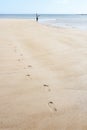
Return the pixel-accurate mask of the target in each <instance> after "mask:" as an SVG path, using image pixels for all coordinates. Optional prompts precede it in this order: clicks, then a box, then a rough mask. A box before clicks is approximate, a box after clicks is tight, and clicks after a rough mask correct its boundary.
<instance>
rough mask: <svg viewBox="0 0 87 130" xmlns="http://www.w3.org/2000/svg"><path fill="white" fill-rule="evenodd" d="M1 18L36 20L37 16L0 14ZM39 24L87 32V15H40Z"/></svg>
mask: <svg viewBox="0 0 87 130" xmlns="http://www.w3.org/2000/svg"><path fill="white" fill-rule="evenodd" d="M0 18H1V19H2V18H5V19H6V18H9V19H12V18H15V19H34V20H35V14H0ZM39 22H40V23H42V24H46V25H51V26H55V27H72V28H79V29H85V30H87V15H86V14H84V15H80V14H79V15H77V14H75V15H74V14H40V17H39Z"/></svg>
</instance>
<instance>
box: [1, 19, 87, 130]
mask: <svg viewBox="0 0 87 130" xmlns="http://www.w3.org/2000/svg"><path fill="white" fill-rule="evenodd" d="M0 130H87V32H86V31H80V30H77V29H73V28H53V27H49V26H45V25H41V24H40V23H37V22H35V21H32V20H22V19H20V20H16V19H7V20H6V19H1V20H0Z"/></svg>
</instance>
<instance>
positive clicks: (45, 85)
mask: <svg viewBox="0 0 87 130" xmlns="http://www.w3.org/2000/svg"><path fill="white" fill-rule="evenodd" d="M43 86H44V87H45V88H47V89H48V91H49V92H50V91H51V89H50V88H49V85H47V84H44V85H43Z"/></svg>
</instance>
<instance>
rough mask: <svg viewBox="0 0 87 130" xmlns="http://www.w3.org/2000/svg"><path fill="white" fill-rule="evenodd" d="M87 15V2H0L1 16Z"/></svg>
mask: <svg viewBox="0 0 87 130" xmlns="http://www.w3.org/2000/svg"><path fill="white" fill-rule="evenodd" d="M35 12H37V13H56V14H61V13H63V14H66V13H67V14H73V13H74V14H78V13H80V14H82V13H85V14H86V13H87V0H0V14H2V13H5V14H6V13H7V14H8V13H10V14H13V13H14V14H15V13H19V14H21V13H22V14H23V13H27V14H28V13H35Z"/></svg>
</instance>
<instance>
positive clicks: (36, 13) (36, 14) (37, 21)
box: [36, 13, 40, 22]
mask: <svg viewBox="0 0 87 130" xmlns="http://www.w3.org/2000/svg"><path fill="white" fill-rule="evenodd" d="M39 16H40V15H38V14H37V13H36V22H38V17H39Z"/></svg>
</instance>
